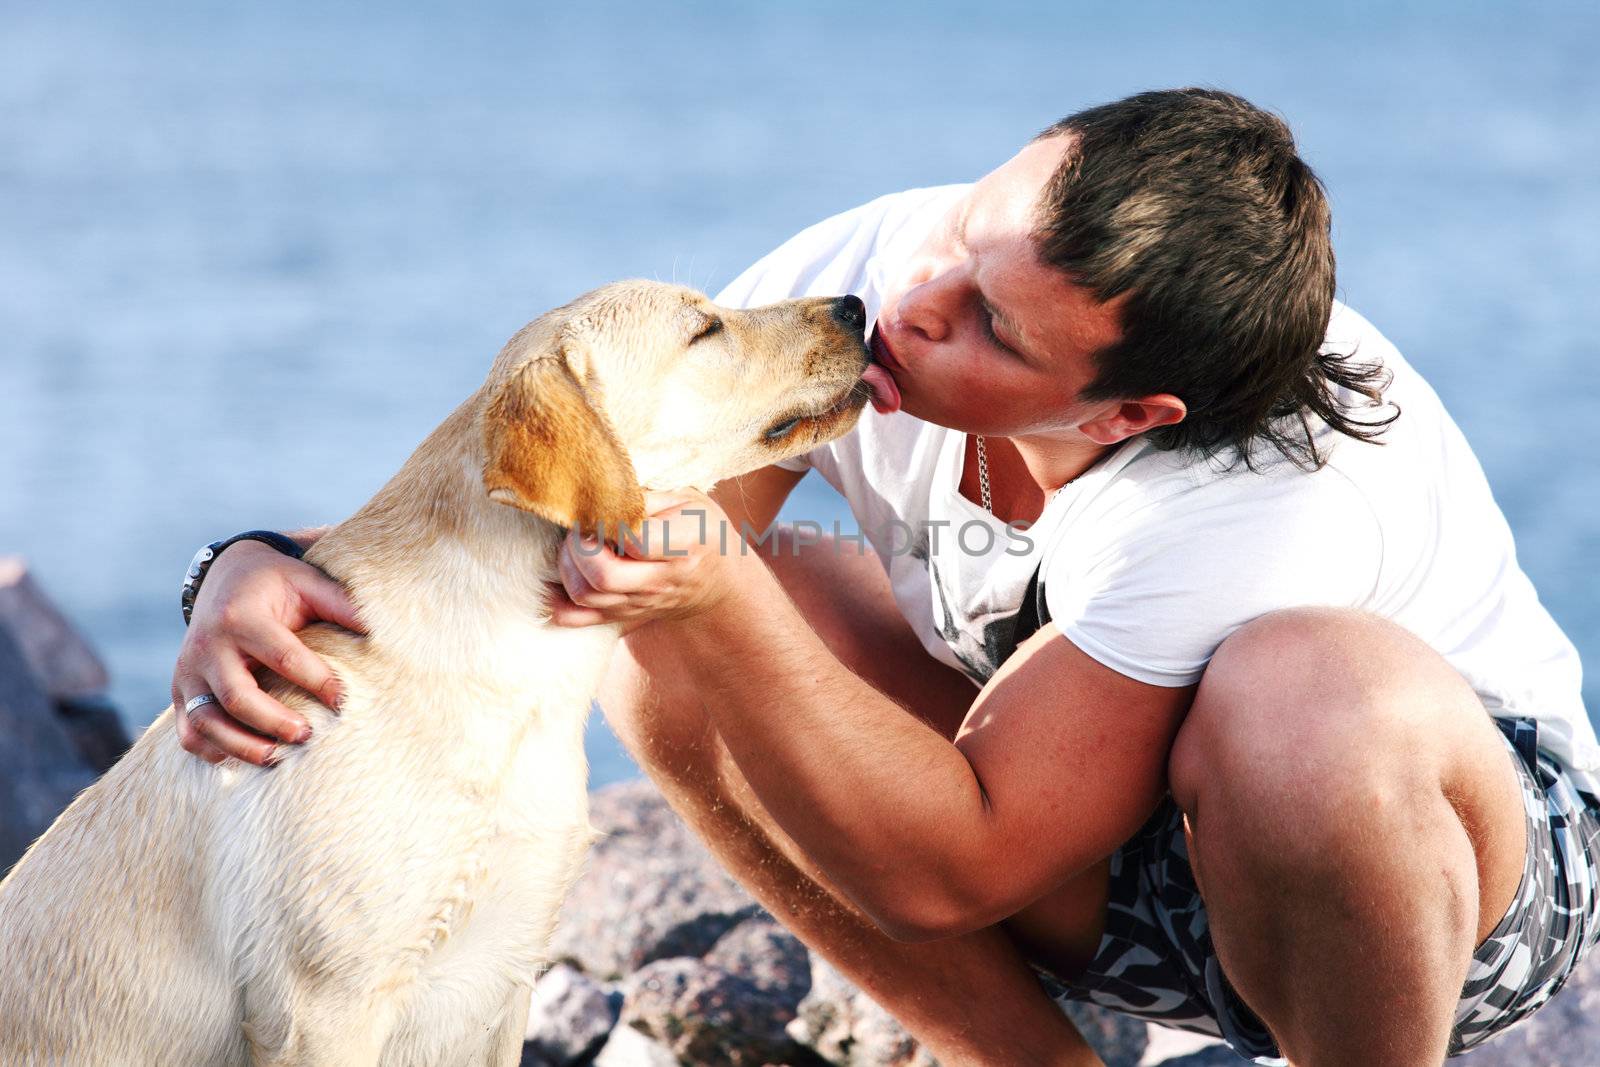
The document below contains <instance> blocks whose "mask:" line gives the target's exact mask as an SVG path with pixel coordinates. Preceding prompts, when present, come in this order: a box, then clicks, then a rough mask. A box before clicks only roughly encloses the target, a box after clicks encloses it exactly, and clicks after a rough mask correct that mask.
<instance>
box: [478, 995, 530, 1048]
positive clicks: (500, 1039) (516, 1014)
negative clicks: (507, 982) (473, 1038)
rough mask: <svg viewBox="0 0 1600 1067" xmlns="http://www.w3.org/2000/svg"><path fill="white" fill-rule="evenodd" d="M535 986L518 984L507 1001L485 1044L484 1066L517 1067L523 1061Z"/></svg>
mask: <svg viewBox="0 0 1600 1067" xmlns="http://www.w3.org/2000/svg"><path fill="white" fill-rule="evenodd" d="M532 999H533V988H532V987H531V986H525V985H524V986H518V987H517V988H516V989H514V990H512V993H511V996H510V998H508V999H507V1001H506V1007H505V1011H503V1012H502V1013H501V1015H500V1022H499V1024H498V1025H497V1026H496V1027H495V1030H494V1032H493V1033H492V1034H490V1036H489V1042H488V1044H487V1045H485V1046H484V1054H483V1058H482V1059H481V1060H479V1061H478V1062H479V1063H481V1064H482V1067H517V1064H519V1063H521V1062H522V1039H523V1037H524V1036H526V1034H527V1032H528V1008H529V1005H530V1004H531V1003H532Z"/></svg>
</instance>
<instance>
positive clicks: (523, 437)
mask: <svg viewBox="0 0 1600 1067" xmlns="http://www.w3.org/2000/svg"><path fill="white" fill-rule="evenodd" d="M483 437H484V446H485V447H484V452H485V455H486V456H487V457H488V458H487V460H486V461H485V463H484V467H483V484H484V488H486V489H488V490H489V498H490V499H491V500H494V501H496V502H498V503H501V504H509V505H511V506H512V507H515V508H521V509H522V510H524V511H531V512H533V513H534V514H535V515H538V516H540V517H541V518H545V519H549V520H550V521H551V522H554V523H558V524H559V525H562V526H576V527H578V528H579V529H581V530H583V531H584V532H585V533H591V532H593V531H595V530H596V528H603V530H604V532H605V536H606V538H607V539H608V540H615V539H616V538H618V537H620V536H621V530H622V528H623V527H624V526H627V527H629V528H631V529H634V530H637V529H639V528H640V527H641V526H642V525H643V522H644V491H643V490H642V489H640V487H639V480H638V478H637V476H636V475H635V474H634V470H633V463H632V462H631V461H630V460H629V459H628V455H627V453H626V452H624V451H623V449H622V444H621V442H619V441H618V440H617V435H616V434H615V433H613V432H612V429H611V425H610V423H609V422H608V421H607V420H606V417H605V416H604V415H603V414H601V412H600V411H599V410H598V409H596V408H595V407H594V405H592V404H591V403H590V402H589V398H588V396H587V394H586V393H585V391H584V388H583V385H582V383H580V382H579V381H578V379H577V378H576V377H574V376H573V373H572V369H571V368H570V367H569V366H568V365H567V360H566V356H565V354H564V353H563V352H561V351H560V350H559V349H558V350H557V351H554V352H544V353H541V354H540V355H537V356H534V357H533V358H531V359H528V360H526V361H524V362H523V363H522V364H521V365H520V366H518V367H517V368H516V369H515V370H513V371H512V372H511V374H510V375H509V376H508V377H507V378H506V380H505V382H503V383H502V384H501V385H500V387H499V388H498V389H497V390H496V391H495V394H494V396H493V397H491V398H490V400H489V405H488V407H487V408H486V409H485V410H484V416H483Z"/></svg>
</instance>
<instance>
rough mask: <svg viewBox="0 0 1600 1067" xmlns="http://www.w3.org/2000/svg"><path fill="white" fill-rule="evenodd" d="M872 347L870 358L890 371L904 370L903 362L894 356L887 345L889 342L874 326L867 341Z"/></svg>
mask: <svg viewBox="0 0 1600 1067" xmlns="http://www.w3.org/2000/svg"><path fill="white" fill-rule="evenodd" d="M867 343H868V345H869V346H870V347H871V348H872V358H873V359H875V360H877V361H878V362H879V363H882V364H883V365H884V366H885V367H888V368H889V369H890V370H892V371H900V372H902V373H903V372H904V371H905V369H906V368H905V364H903V363H901V362H900V361H899V360H898V359H895V358H894V350H893V349H892V348H890V347H889V342H888V341H885V340H884V339H883V334H882V332H881V331H879V329H878V328H877V327H876V326H874V327H873V328H872V338H871V339H870V340H869V341H868V342H867Z"/></svg>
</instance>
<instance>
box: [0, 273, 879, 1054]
mask: <svg viewBox="0 0 1600 1067" xmlns="http://www.w3.org/2000/svg"><path fill="white" fill-rule="evenodd" d="M864 318H865V315H864V311H863V309H862V306H861V303H860V301H858V300H856V299H855V298H854V297H845V298H841V299H838V300H831V299H812V300H799V301H791V302H788V303H784V304H778V305H774V306H772V307H767V308H759V309H755V310H749V311H735V310H729V309H724V308H720V307H717V306H715V305H713V304H711V303H710V302H709V301H707V300H706V299H705V298H704V297H703V296H701V295H699V294H698V293H694V292H692V291H690V290H687V289H683V288H679V287H676V286H668V285H661V284H655V283H645V282H624V283H619V284H617V285H612V286H608V287H606V288H603V289H599V290H596V291H595V292H593V293H590V294H588V295H586V296H584V297H581V298H579V299H578V300H577V301H575V302H574V303H572V304H569V305H568V306H566V307H563V308H560V309H558V310H556V311H553V312H550V313H549V314H547V315H545V316H543V317H542V318H540V319H538V320H537V321H535V322H533V323H531V324H530V325H529V326H527V327H525V328H524V329H523V330H522V331H521V332H519V333H518V334H517V335H516V336H515V337H513V338H512V339H511V341H510V342H509V343H508V344H507V345H506V346H505V348H504V349H503V350H502V351H501V352H500V355H499V357H498V358H497V359H496V360H495V363H494V367H493V369H492V370H491V371H490V374H489V377H488V380H487V381H486V382H485V384H484V385H483V387H482V388H481V389H479V390H478V392H477V393H475V394H474V395H473V396H472V397H471V398H469V399H468V400H467V401H466V402H465V403H464V404H462V405H461V406H460V407H459V408H457V409H456V411H455V412H454V414H452V415H451V416H450V417H449V418H448V419H446V420H445V422H444V423H443V425H441V426H440V427H439V428H438V429H437V430H435V431H434V432H433V434H432V435H431V436H429V437H428V439H427V440H426V441H424V442H423V444H422V446H421V447H420V448H418V449H417V451H416V452H415V453H414V454H413V455H412V456H411V458H410V459H409V460H408V461H407V462H406V464H405V466H404V467H403V468H402V469H401V470H400V473H399V474H398V475H396V476H395V477H394V479H393V480H392V481H390V482H389V484H388V485H386V486H384V488H383V489H382V491H380V492H379V493H378V495H377V496H376V497H374V498H373V499H372V501H371V502H369V503H368V504H367V505H366V506H365V507H363V508H362V509H361V510H360V511H359V512H357V513H356V514H355V515H354V516H353V517H352V518H350V519H349V520H347V521H346V522H344V523H341V524H340V525H339V526H337V527H335V528H334V529H333V530H331V531H330V532H329V533H327V534H326V535H325V536H324V537H323V538H322V539H321V540H320V541H318V542H317V544H316V546H315V547H314V548H313V549H312V550H311V551H310V552H309V553H308V554H307V559H308V560H310V561H311V562H313V563H316V564H317V565H319V566H320V567H322V568H323V569H324V570H326V571H327V572H328V573H329V574H331V575H333V576H334V577H336V578H339V579H341V580H342V581H343V582H345V583H346V584H347V585H348V586H349V588H350V591H351V593H352V594H353V596H354V598H355V601H356V603H357V604H358V605H359V609H360V612H361V617H362V620H363V621H364V622H365V623H366V624H367V626H368V628H369V633H370V636H367V637H362V636H358V635H355V634H352V633H350V632H348V631H345V630H342V629H338V628H335V627H330V626H326V625H318V626H315V627H312V628H311V629H310V630H308V631H307V632H306V633H305V635H304V636H305V638H306V642H307V643H308V644H309V645H310V646H311V647H312V648H313V649H314V650H315V651H317V652H318V653H320V654H321V655H322V656H324V657H326V658H327V659H328V660H329V661H330V663H331V664H333V666H334V668H335V670H336V671H337V672H338V674H339V676H340V680H341V682H342V683H343V686H344V692H345V694H346V698H345V704H344V710H343V713H342V714H341V715H339V716H335V715H333V714H332V713H331V712H329V711H328V710H327V709H326V708H324V707H322V706H321V705H320V704H318V703H316V702H315V701H314V700H313V699H312V698H310V697H309V696H307V695H306V694H305V693H303V692H301V691H300V690H298V689H293V688H292V687H289V686H287V685H285V684H284V683H283V682H282V681H281V680H279V679H275V678H274V679H271V682H272V684H273V688H272V690H271V691H272V692H273V693H274V695H278V696H279V697H280V699H283V700H285V701H287V702H289V703H291V704H292V705H293V706H295V707H298V708H301V709H304V711H305V712H306V714H307V715H308V717H309V719H310V721H311V723H312V726H313V731H314V735H313V737H312V739H311V740H310V741H309V742H307V743H306V744H304V745H302V746H295V747H286V748H285V749H283V750H282V755H283V760H282V762H281V763H280V764H279V765H278V766H277V767H275V768H273V769H270V770H263V769H260V768H255V767H248V766H244V765H240V764H237V763H234V762H231V761H230V762H228V763H224V764H222V765H220V766H213V765H211V764H209V763H205V762H203V761H201V760H199V759H196V758H194V757H193V756H190V755H188V754H186V753H184V752H183V751H182V750H181V749H180V748H179V747H178V741H177V737H176V732H175V730H174V725H173V711H172V709H171V708H168V709H167V711H166V712H165V713H164V714H163V715H162V716H161V717H160V718H159V719H157V720H156V722H155V724H154V725H153V726H151V727H150V729H149V730H148V731H147V732H146V733H145V734H144V736H143V737H141V738H140V739H139V742H138V743H137V744H136V745H135V746H134V747H133V749H132V750H131V751H130V752H129V753H128V755H127V756H126V757H125V758H124V759H123V760H122V761H121V762H120V763H119V764H117V765H116V766H115V767H114V768H112V769H111V770H110V771H109V772H108V773H107V774H106V775H105V777H104V778H102V779H101V780H100V781H99V782H98V783H97V784H95V785H94V786H92V787H91V788H89V789H88V790H85V791H84V793H83V794H82V795H81V796H80V797H78V799H77V800H76V801H75V802H74V803H73V805H72V806H71V807H70V808H68V809H67V811H66V812H65V813H64V814H63V815H62V816H61V818H60V819H59V820H57V822H56V824H55V825H54V826H52V827H51V828H50V830H49V831H48V832H47V833H45V834H44V836H43V837H41V838H40V839H39V841H38V842H36V843H35V844H34V846H33V847H32V849H30V850H29V852H28V853H27V855H26V856H24V857H23V859H22V860H21V861H20V863H19V864H18V865H17V867H16V869H15V870H14V871H13V872H12V873H11V875H10V876H9V877H8V878H7V879H6V881H5V882H4V883H3V884H0V1064H4V1065H5V1067H21V1065H24V1064H41V1065H42V1064H50V1065H62V1064H65V1065H85V1067H155V1065H162V1067H170V1065H181V1067H219V1065H229V1064H282V1065H288V1064H297V1065H310V1064H318V1065H325V1067H361V1065H369V1064H371V1065H377V1064H383V1065H386V1067H388V1065H393V1067H401V1065H412V1064H416V1065H422V1064H429V1065H441V1067H460V1065H477V1064H483V1065H500V1064H515V1063H516V1062H517V1061H518V1058H519V1055H520V1051H521V1045H522V1033H523V1028H524V1025H525V1019H526V1015H527V1009H528V995H529V990H530V986H531V984H532V982H533V979H534V978H535V976H536V973H537V970H538V967H539V965H540V963H541V962H542V958H543V953H544V950H545V945H546V942H547V939H548V937H549V935H550V931H551V927H552V925H553V923H554V921H555V916H556V909H557V907H558V905H559V903H560V900H561V897H562V895H563V893H564V892H565V891H566V888H567V887H568V885H569V884H570V883H571V881H572V879H573V877H574V876H575V874H576V866H577V864H578V863H579V861H580V859H581V857H582V855H583V852H584V849H585V847H586V846H587V844H588V842H589V841H590V839H591V835H592V831H591V829H590V827H589V824H588V806H587V794H586V789H585V780H586V776H587V767H586V764H585V761H584V756H583V747H582V735H583V724H584V720H585V717H586V714H587V711H588V708H589V703H590V700H591V696H592V694H593V693H594V691H595V689H596V688H597V687H598V685H599V681H600V678H601V674H602V672H603V670H604V669H605V665H606V661H607V658H608V656H609V654H610V652H611V650H612V648H613V646H614V644H615V642H616V640H617V628H616V627H615V626H596V627H589V628H586V629H578V630H571V629H561V628H556V627H552V626H551V625H549V623H548V617H547V613H546V609H545V607H544V601H545V597H546V595H547V592H546V589H545V582H546V580H547V579H551V578H552V577H554V575H555V559H556V554H557V551H558V549H559V546H560V542H561V540H562V537H563V535H564V529H563V528H564V527H569V526H574V525H577V526H580V527H583V528H585V529H589V528H593V527H594V526H596V525H597V524H602V525H603V527H604V529H605V530H606V531H607V533H608V535H610V534H611V532H612V531H614V530H616V529H617V527H618V526H620V525H622V524H631V525H633V526H634V527H635V528H637V527H638V526H639V524H640V523H641V521H642V519H643V517H644V499H643V492H642V490H643V489H645V488H649V489H669V488H676V487H682V486H696V487H701V488H707V487H709V486H710V485H711V484H712V483H714V482H716V481H718V480H720V479H722V478H726V477H729V476H731V475H734V474H739V473H742V472H744V471H748V470H751V469H754V468H756V467H759V466H762V465H764V464H768V463H771V462H773V461H775V460H778V459H781V458H784V457H786V456H791V455H795V454H798V453H799V452H801V451H803V450H805V449H807V448H810V447H811V446H813V445H815V444H818V443H820V442H822V441H825V440H828V439H830V438H832V437H835V436H837V435H839V434H841V433H843V432H844V431H845V430H847V429H848V428H849V427H850V426H851V424H852V423H853V422H854V420H855V418H856V416H857V415H858V414H859V412H860V410H861V407H862V406H863V404H864V403H865V401H866V399H867V397H868V395H869V393H870V392H871V384H870V383H871V382H872V381H873V380H874V379H873V374H874V373H876V372H877V368H876V367H873V368H872V373H868V374H867V381H866V382H863V380H862V379H863V372H864V371H867V370H868V362H869V357H868V353H867V349H866V346H865V344H864V343H863V337H862V331H863V325H864Z"/></svg>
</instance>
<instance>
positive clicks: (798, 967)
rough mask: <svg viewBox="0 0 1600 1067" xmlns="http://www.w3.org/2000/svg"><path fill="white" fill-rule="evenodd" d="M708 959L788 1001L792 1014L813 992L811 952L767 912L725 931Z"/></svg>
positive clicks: (790, 1014)
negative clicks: (807, 995) (808, 994)
mask: <svg viewBox="0 0 1600 1067" xmlns="http://www.w3.org/2000/svg"><path fill="white" fill-rule="evenodd" d="M705 962H706V963H707V964H709V965H711V966H713V967H720V968H722V969H723V970H724V971H727V972H728V973H729V974H731V975H734V976H736V977H738V978H743V979H744V980H745V981H747V982H749V983H750V984H751V985H753V986H755V987H756V988H757V989H760V990H762V991H763V992H766V993H770V994H772V995H773V996H774V997H776V998H778V999H779V1000H781V1001H783V1002H784V1003H786V1004H788V1005H789V1018H793V1017H794V1012H795V1010H797V1009H798V1008H799V1006H800V1001H801V1000H803V999H805V996H806V994H807V993H809V992H811V955H810V953H809V952H807V951H806V947H805V945H803V944H801V942H800V939H799V938H797V937H795V936H794V935H793V934H791V933H790V932H789V931H787V930H785V929H784V928H783V927H782V926H781V925H780V924H779V923H778V921H777V920H776V919H774V918H773V917H772V916H770V915H768V914H767V913H766V912H762V913H761V914H760V915H757V916H754V917H753V918H749V919H746V920H745V921H744V922H742V923H740V924H739V925H738V926H735V927H734V928H733V929H732V930H729V931H728V932H727V933H726V934H723V935H722V937H721V938H720V939H719V940H718V941H717V943H716V944H715V945H713V946H712V948H711V951H710V952H708V953H706V955H705ZM786 1021H787V1020H786Z"/></svg>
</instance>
